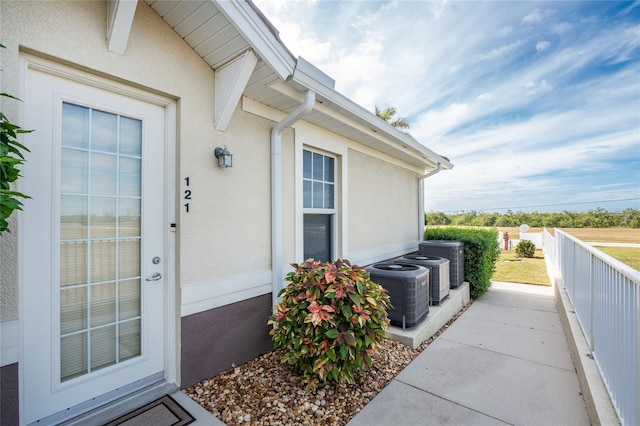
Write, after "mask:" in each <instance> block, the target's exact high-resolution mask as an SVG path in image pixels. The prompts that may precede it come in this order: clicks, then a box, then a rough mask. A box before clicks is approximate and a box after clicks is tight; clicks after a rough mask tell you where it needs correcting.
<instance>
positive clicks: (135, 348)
mask: <svg viewBox="0 0 640 426" xmlns="http://www.w3.org/2000/svg"><path fill="white" fill-rule="evenodd" d="M141 353H142V351H141V350H140V320H139V319H135V320H132V321H127V322H124V323H122V324H120V359H119V361H124V360H125V359H129V358H133V357H134V356H138V355H140V354H141Z"/></svg>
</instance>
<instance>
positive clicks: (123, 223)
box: [118, 198, 140, 237]
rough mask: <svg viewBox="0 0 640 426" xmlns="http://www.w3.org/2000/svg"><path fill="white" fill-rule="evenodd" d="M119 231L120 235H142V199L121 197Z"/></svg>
mask: <svg viewBox="0 0 640 426" xmlns="http://www.w3.org/2000/svg"><path fill="white" fill-rule="evenodd" d="M118 232H119V236H120V237H139V236H140V199H139V198H121V199H120V213H119V215H118Z"/></svg>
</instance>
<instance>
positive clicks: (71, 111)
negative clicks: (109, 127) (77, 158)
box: [62, 103, 89, 149]
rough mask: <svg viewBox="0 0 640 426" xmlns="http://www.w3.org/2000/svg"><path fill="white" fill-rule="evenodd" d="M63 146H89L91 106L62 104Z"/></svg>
mask: <svg viewBox="0 0 640 426" xmlns="http://www.w3.org/2000/svg"><path fill="white" fill-rule="evenodd" d="M62 146H69V147H75V148H85V149H87V148H89V108H85V107H81V106H78V105H72V104H67V103H63V104H62Z"/></svg>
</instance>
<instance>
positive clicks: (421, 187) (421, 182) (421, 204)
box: [418, 163, 442, 242]
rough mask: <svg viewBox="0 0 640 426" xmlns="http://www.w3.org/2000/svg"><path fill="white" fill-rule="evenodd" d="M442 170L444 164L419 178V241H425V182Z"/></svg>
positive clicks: (439, 164)
mask: <svg viewBox="0 0 640 426" xmlns="http://www.w3.org/2000/svg"><path fill="white" fill-rule="evenodd" d="M441 170H442V164H441V163H438V167H436V169H435V170H432V171H430V172H429V173H427V174H425V175H423V176H420V177H419V178H418V232H419V233H420V235H419V236H418V241H420V242H422V241H424V181H425V179H426V178H428V177H430V176H433V175H435V174H436V173H438V172H440V171H441Z"/></svg>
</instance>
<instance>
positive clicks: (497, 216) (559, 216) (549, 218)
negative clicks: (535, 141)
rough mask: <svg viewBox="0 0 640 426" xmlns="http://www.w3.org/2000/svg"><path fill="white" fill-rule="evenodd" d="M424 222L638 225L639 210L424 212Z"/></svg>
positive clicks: (583, 225) (597, 225)
mask: <svg viewBox="0 0 640 426" xmlns="http://www.w3.org/2000/svg"><path fill="white" fill-rule="evenodd" d="M425 224H426V225H453V226H496V227H498V226H505V227H506V226H520V225H522V224H527V225H529V226H530V227H532V228H533V227H536V228H538V227H543V226H546V227H547V228H640V210H636V209H632V208H628V209H624V210H623V211H621V212H610V211H607V210H605V209H602V208H598V209H595V210H589V211H587V212H569V211H563V212H560V213H538V212H534V213H524V212H513V211H511V210H507V211H506V212H505V213H485V212H477V211H475V210H471V211H468V212H461V213H454V214H446V213H444V212H430V213H426V214H425Z"/></svg>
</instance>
